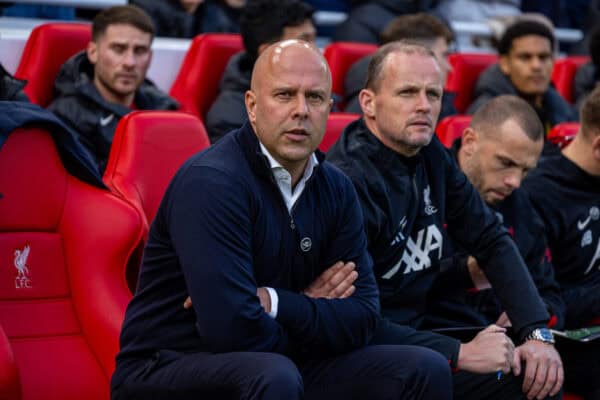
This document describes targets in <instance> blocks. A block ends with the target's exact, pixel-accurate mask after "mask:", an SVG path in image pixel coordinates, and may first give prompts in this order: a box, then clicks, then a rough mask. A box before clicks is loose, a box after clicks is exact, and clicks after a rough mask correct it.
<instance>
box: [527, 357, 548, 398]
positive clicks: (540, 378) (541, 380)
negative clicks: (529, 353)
mask: <svg viewBox="0 0 600 400" xmlns="http://www.w3.org/2000/svg"><path fill="white" fill-rule="evenodd" d="M547 376H548V366H547V365H546V363H544V362H540V363H538V364H537V369H536V373H535V376H534V378H533V383H532V384H531V388H530V389H529V392H528V393H527V397H529V398H530V399H533V398H541V397H542V396H543V397H546V396H545V395H544V392H546V394H547V393H548V392H549V391H550V389H551V386H549V387H547V388H546V385H548V383H547V382H546V378H547ZM552 386H554V382H552Z"/></svg>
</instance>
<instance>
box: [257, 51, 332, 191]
mask: <svg viewBox="0 0 600 400" xmlns="http://www.w3.org/2000/svg"><path fill="white" fill-rule="evenodd" d="M245 102H246V110H247V112H248V120H249V121H250V124H251V125H252V128H253V129H254V132H255V133H256V136H257V137H258V139H259V141H260V142H261V143H262V144H263V145H264V147H265V148H266V149H267V150H268V152H269V154H270V155H271V156H272V157H273V158H274V159H275V160H277V161H278V162H279V163H280V164H281V165H282V166H283V167H284V168H285V169H286V170H288V172H289V173H290V174H291V175H292V183H293V182H294V180H295V179H296V178H298V177H299V176H301V174H302V172H303V171H304V167H305V166H306V162H307V161H308V159H309V158H310V156H311V154H312V153H313V152H314V151H315V149H316V148H317V146H318V145H319V143H320V142H321V139H322V138H323V135H324V134H325V127H326V125H327V117H328V116H329V110H330V109H331V105H332V100H331V74H330V73H329V67H328V66H327V62H326V61H325V59H324V58H323V56H322V55H321V52H320V51H319V50H318V49H317V48H316V47H314V46H313V45H312V44H309V43H307V42H304V41H300V40H286V41H283V42H279V43H275V44H273V45H271V46H270V47H268V48H267V49H266V50H265V51H263V52H262V53H261V55H260V56H259V57H258V60H256V63H255V64H254V71H252V81H251V85H250V90H248V91H247V92H246V97H245Z"/></svg>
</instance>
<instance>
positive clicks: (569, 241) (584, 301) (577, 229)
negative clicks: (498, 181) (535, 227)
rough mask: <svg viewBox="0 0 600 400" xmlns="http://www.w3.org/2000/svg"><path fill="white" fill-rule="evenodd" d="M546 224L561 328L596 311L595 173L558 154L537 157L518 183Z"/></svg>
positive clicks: (599, 184) (598, 214)
mask: <svg viewBox="0 0 600 400" xmlns="http://www.w3.org/2000/svg"><path fill="white" fill-rule="evenodd" d="M523 188H524V189H525V190H526V191H527V193H528V194H529V197H530V199H531V202H532V203H533V205H534V207H535V208H536V210H537V211H538V213H539V214H540V216H541V218H542V220H543V221H544V225H545V227H546V236H547V238H548V246H549V247H550V253H551V256H552V264H554V268H555V275H556V280H557V281H558V283H559V284H560V286H561V292H562V296H563V299H564V301H565V303H566V306H567V312H566V327H567V328H568V329H570V328H577V327H581V326H582V325H583V324H585V323H586V322H588V321H589V320H590V319H591V318H595V317H598V316H600V176H593V175H590V174H588V173H587V172H585V171H584V170H582V169H581V168H579V167H578V166H577V165H576V164H575V163H573V162H572V161H571V160H569V159H568V158H567V157H565V156H563V155H562V154H558V155H557V156H555V157H549V158H547V159H544V160H542V162H540V164H539V165H538V167H537V168H536V169H535V170H533V171H532V172H531V174H530V175H529V177H528V178H527V179H525V181H524V182H523Z"/></svg>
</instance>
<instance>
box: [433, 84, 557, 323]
mask: <svg viewBox="0 0 600 400" xmlns="http://www.w3.org/2000/svg"><path fill="white" fill-rule="evenodd" d="M543 144H544V130H543V127H542V124H541V122H540V120H539V118H538V117H537V115H536V114H535V111H534V110H533V109H532V108H531V106H530V105H529V104H528V103H527V102H526V101H525V100H523V99H521V98H519V97H517V96H512V95H501V96H498V97H495V98H493V99H492V100H490V101H489V102H488V103H486V104H484V105H483V106H482V107H481V108H480V109H479V110H477V112H475V114H474V115H473V119H472V121H471V124H470V126H469V127H468V128H466V129H465V130H464V132H463V135H462V138H459V139H456V140H455V142H454V144H453V146H452V148H451V153H452V155H453V156H454V159H455V160H456V162H457V163H458V166H459V167H460V169H461V170H462V171H463V172H464V173H465V175H466V176H467V178H469V181H470V182H471V183H472V184H473V186H474V187H475V188H476V189H477V191H478V192H479V194H480V195H481V197H482V198H483V200H484V201H485V202H486V204H487V205H488V206H489V207H490V208H491V209H492V210H493V211H494V212H495V213H496V216H497V217H498V219H499V220H500V222H501V223H502V224H503V225H504V226H505V227H506V228H507V229H508V231H509V233H510V235H511V237H512V239H513V240H514V242H515V244H516V245H517V248H518V249H519V252H520V254H521V256H522V257H523V261H525V264H526V265H527V268H528V270H529V273H530V275H531V277H532V278H533V281H534V283H535V285H536V287H537V289H538V291H539V292H540V296H541V297H542V300H544V304H545V305H546V309H547V310H548V313H549V314H550V315H551V316H552V318H551V321H552V327H553V328H557V329H561V328H562V327H564V302H563V301H562V298H561V296H560V292H559V288H558V284H557V283H556V281H555V279H554V273H553V267H552V264H551V263H549V262H548V259H547V257H546V250H547V246H546V240H545V234H544V224H543V222H542V221H541V219H540V217H539V216H538V215H537V213H536V212H535V211H534V209H533V207H532V205H531V203H530V202H529V200H528V197H527V195H526V194H525V192H524V191H523V190H522V189H520V186H521V182H522V180H523V179H524V178H525V176H526V175H527V174H528V173H529V172H530V171H531V170H532V169H533V168H535V166H536V164H537V161H538V159H539V157H540V154H541V151H542V148H543ZM444 253H445V254H444V257H446V259H445V260H443V261H442V262H441V264H442V265H444V267H445V268H442V269H443V271H442V272H441V274H440V275H439V276H438V277H437V279H436V285H435V289H434V292H435V294H434V296H432V297H433V298H432V299H431V300H430V302H429V303H430V307H429V309H428V312H427V319H428V321H427V325H428V326H429V327H430V328H442V327H448V328H454V327H458V326H466V327H470V326H477V325H487V324H489V323H496V324H497V325H500V326H509V325H510V321H509V320H508V318H507V317H506V314H505V313H503V311H504V310H503V308H502V306H501V304H500V303H499V302H498V300H497V298H496V296H495V294H494V293H493V290H492V289H493V288H491V286H490V285H489V281H488V280H487V278H486V277H485V274H484V273H483V272H482V271H481V269H480V267H479V266H478V263H477V260H475V259H474V258H473V257H472V256H470V255H469V254H468V252H466V251H465V250H464V249H463V248H462V246H461V245H460V244H459V243H457V242H455V241H452V240H450V242H449V246H448V247H447V248H445V249H444ZM446 265H448V266H449V267H446ZM473 288H476V289H479V290H476V291H473V290H470V289H473Z"/></svg>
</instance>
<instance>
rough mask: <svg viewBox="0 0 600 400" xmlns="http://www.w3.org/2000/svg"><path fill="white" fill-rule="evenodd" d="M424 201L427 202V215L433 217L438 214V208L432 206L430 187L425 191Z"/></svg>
mask: <svg viewBox="0 0 600 400" xmlns="http://www.w3.org/2000/svg"><path fill="white" fill-rule="evenodd" d="M423 201H424V202H425V214H427V215H433V214H435V213H436V212H437V208H435V207H434V206H433V204H431V187H429V185H427V187H426V188H425V189H423Z"/></svg>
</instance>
